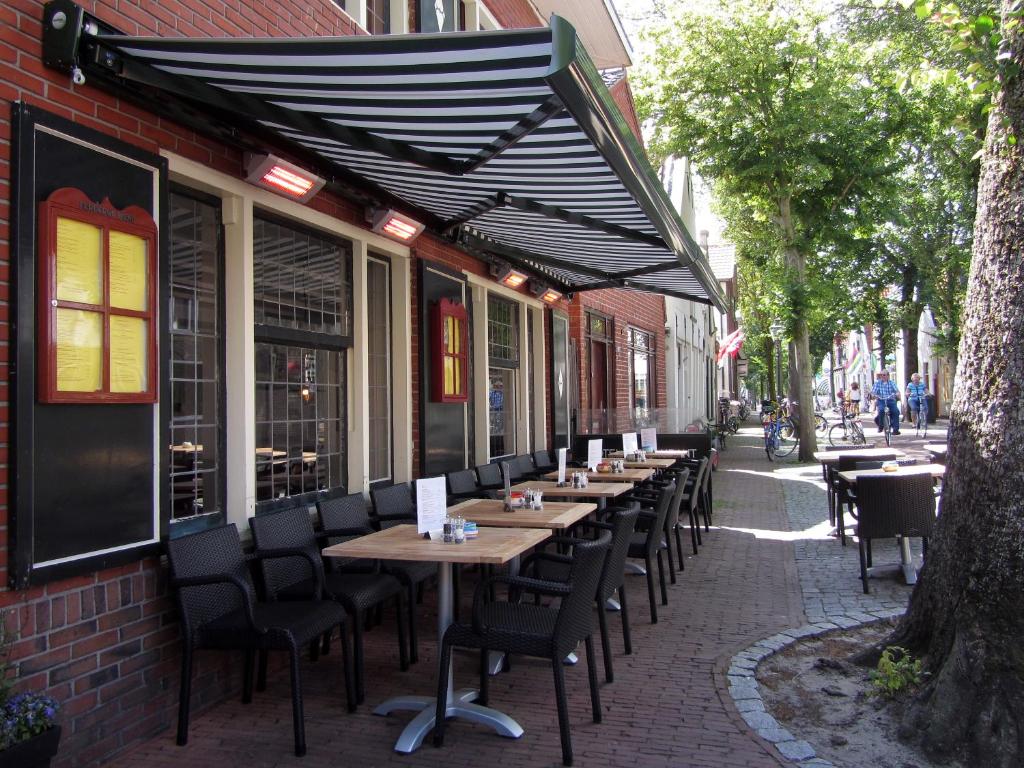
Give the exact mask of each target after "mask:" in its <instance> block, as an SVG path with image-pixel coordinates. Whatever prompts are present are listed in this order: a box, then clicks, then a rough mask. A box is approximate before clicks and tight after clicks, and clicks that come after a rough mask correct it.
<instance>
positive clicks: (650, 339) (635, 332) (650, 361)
mask: <svg viewBox="0 0 1024 768" xmlns="http://www.w3.org/2000/svg"><path fill="white" fill-rule="evenodd" d="M638 336H644V337H646V339H647V346H646V347H642V346H639V345H638V344H637V343H636V339H637V337H638ZM655 338H656V336H655V334H654V333H652V332H651V331H646V330H644V329H643V328H637V327H635V326H631V325H630V326H626V354H627V360H628V363H629V366H628V370H629V407H630V408H631V409H633V411H634V412H635V411H636V410H637V408H638V406H637V404H636V365H635V362H634V360H635V355H638V354H640V355H645V356H646V357H647V405H645V406H644V410H648V411H649V410H651V409H652V408H656V407H657V403H656V394H655V392H656V389H657V387H656V386H655V384H654V381H655V365H656V356H655Z"/></svg>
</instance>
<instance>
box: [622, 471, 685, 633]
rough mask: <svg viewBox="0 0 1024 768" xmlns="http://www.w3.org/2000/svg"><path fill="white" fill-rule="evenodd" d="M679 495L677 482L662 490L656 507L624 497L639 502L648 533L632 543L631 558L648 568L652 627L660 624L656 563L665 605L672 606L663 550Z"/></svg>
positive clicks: (641, 522)
mask: <svg viewBox="0 0 1024 768" xmlns="http://www.w3.org/2000/svg"><path fill="white" fill-rule="evenodd" d="M675 492H676V484H675V481H671V482H669V483H668V484H667V485H663V486H662V487H661V488H660V489H659V490H658V497H657V500H656V501H655V502H654V505H653V506H649V504H650V501H649V499H645V498H637V499H634V498H632V497H630V496H629V495H628V494H626V495H624V496H622V497H620V500H621V501H622V502H623V503H627V502H632V501H637V502H639V504H640V522H639V523H638V525H643V526H644V527H645V530H643V531H637V532H635V533H634V534H633V536H632V537H631V539H630V543H629V554H628V556H629V557H631V558H635V559H642V560H643V561H644V568H645V570H646V574H647V598H648V600H649V601H650V603H651V624H657V623H658V601H657V599H656V597H655V594H654V567H653V566H654V561H655V560H657V562H658V579H659V581H660V582H661V603H662V605H668V589H667V587H666V586H665V565H664V561H663V560H662V558H661V550H662V549H664V548H665V547H666V546H667V544H666V542H665V518H666V517H668V511H669V506H670V505H671V504H672V496H673V495H674V494H675Z"/></svg>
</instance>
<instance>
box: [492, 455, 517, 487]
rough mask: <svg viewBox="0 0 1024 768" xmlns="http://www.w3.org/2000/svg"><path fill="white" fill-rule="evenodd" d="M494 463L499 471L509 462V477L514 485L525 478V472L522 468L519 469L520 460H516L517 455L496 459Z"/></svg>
mask: <svg viewBox="0 0 1024 768" xmlns="http://www.w3.org/2000/svg"><path fill="white" fill-rule="evenodd" d="M492 463H493V464H494V466H496V467H497V468H498V472H499V473H500V472H501V470H502V465H503V464H508V479H509V482H510V483H512V484H513V485H515V484H516V483H518V482H519V481H520V480H522V479H523V472H522V470H521V469H519V462H518V461H516V459H515V457H509V458H507V459H496V460H495V461H494V462H492Z"/></svg>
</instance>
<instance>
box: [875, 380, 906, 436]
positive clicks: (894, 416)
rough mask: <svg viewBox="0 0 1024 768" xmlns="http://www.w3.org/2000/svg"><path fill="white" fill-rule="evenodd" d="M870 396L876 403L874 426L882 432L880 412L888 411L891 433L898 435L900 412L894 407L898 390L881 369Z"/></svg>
mask: <svg viewBox="0 0 1024 768" xmlns="http://www.w3.org/2000/svg"><path fill="white" fill-rule="evenodd" d="M871 396H872V397H873V398H875V399H876V400H877V401H878V415H876V416H875V424H877V425H878V431H879V432H881V431H882V412H883V411H885V409H886V408H888V409H889V423H890V424H892V433H893V434H894V435H898V434H899V433H900V410H899V408H897V407H896V401H897V400H899V399H900V389H899V387H897V386H896V385H895V384H893V383H892V382H891V381H889V371H887V370H885V369H882V370H881V371H880V372H879V373H878V378H877V379H876V380H875V384H874V386H873V387H871Z"/></svg>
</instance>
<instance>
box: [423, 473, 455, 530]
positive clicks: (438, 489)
mask: <svg viewBox="0 0 1024 768" xmlns="http://www.w3.org/2000/svg"><path fill="white" fill-rule="evenodd" d="M447 493H448V491H447V488H446V486H445V480H444V477H443V476H442V477H427V478H424V479H422V480H417V481H416V531H417V532H418V533H420V534H424V533H429V532H430V531H436V530H438V529H440V528H444V518H445V515H446V514H447V513H448V498H447Z"/></svg>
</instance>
